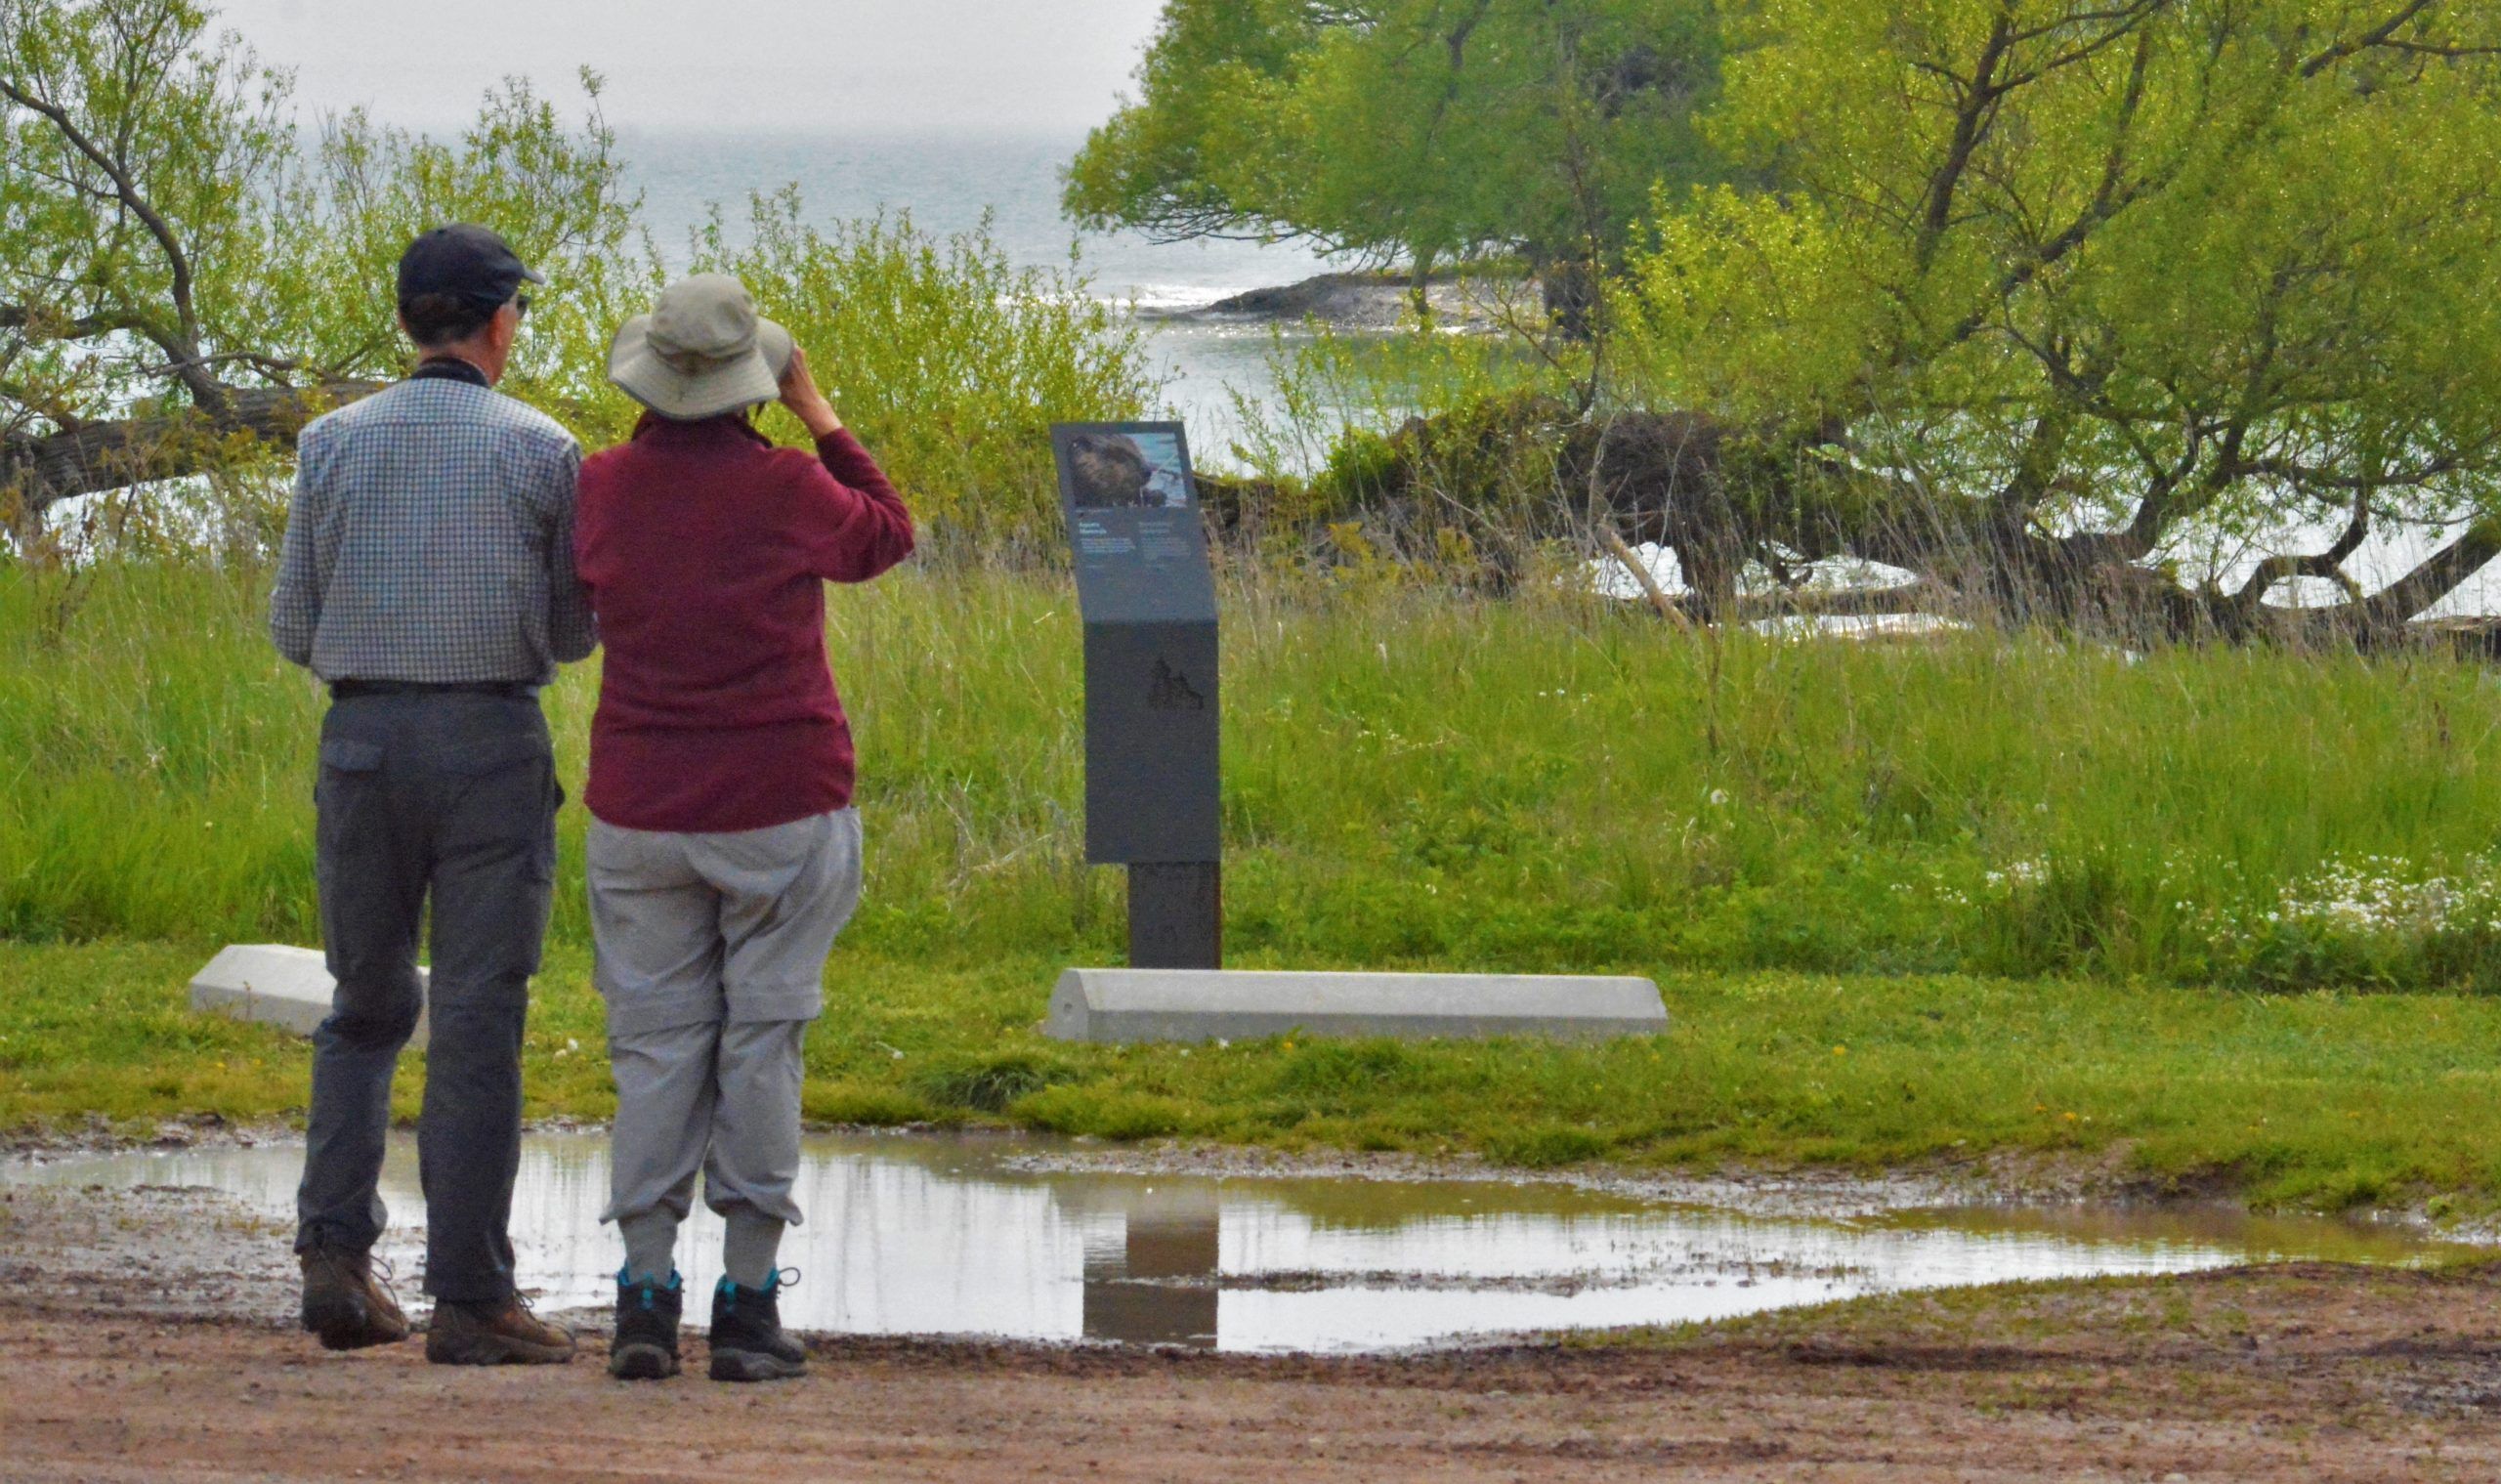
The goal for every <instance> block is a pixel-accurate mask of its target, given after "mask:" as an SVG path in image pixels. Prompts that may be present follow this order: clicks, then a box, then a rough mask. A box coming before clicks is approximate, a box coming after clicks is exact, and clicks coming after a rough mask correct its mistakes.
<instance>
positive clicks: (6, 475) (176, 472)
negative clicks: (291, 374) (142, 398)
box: [0, 381, 384, 516]
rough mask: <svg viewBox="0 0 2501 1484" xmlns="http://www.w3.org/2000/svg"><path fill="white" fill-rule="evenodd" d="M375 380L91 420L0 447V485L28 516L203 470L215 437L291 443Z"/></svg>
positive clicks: (254, 391)
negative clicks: (204, 407)
mask: <svg viewBox="0 0 2501 1484" xmlns="http://www.w3.org/2000/svg"><path fill="white" fill-rule="evenodd" d="M383 385H384V384H383V383H380V382H371V381H338V382H331V383H329V384H327V385H325V386H319V387H310V388H293V387H266V388H263V387H255V388H248V389H235V388H221V391H222V392H223V393H224V394H225V395H223V396H222V397H221V398H220V399H219V410H217V411H215V412H204V411H183V412H174V413H168V414H165V415H162V416H156V417H130V418H122V419H118V420H116V421H111V422H91V423H85V424H82V425H81V426H79V427H76V428H73V429H69V430H66V431H64V432H60V433H55V434H52V435H50V436H48V437H43V438H22V437H21V438H13V439H11V440H10V441H9V442H8V443H7V445H5V446H0V489H14V490H17V491H18V492H19V494H20V497H21V501H22V503H23V505H24V507H25V510H26V513H27V514H28V515H30V516H35V515H40V514H41V513H42V512H43V511H44V510H45V509H47V508H49V507H50V506H52V505H55V504H58V503H59V502H60V501H62V500H65V499H74V498H76V497H77V496H79V495H82V494H98V493H102V492H103V491H105V490H108V489H121V488H128V487H129V486H132V485H144V484H148V483H149V482H151V481H155V480H169V479H180V478H182V477H184V476H186V475H192V474H200V473H204V472H206V471H207V470H208V469H209V468H210V467H212V465H213V464H214V462H215V459H214V457H213V455H214V453H215V451H216V447H217V445H219V444H221V443H224V442H225V441H227V440H229V439H233V438H235V437H248V438H252V439H256V440H258V441H260V442H262V443H266V444H272V445H277V446H280V447H291V446H293V445H294V443H295V435H296V434H298V433H300V432H302V431H303V429H304V425H305V424H306V423H308V422H310V421H312V420H313V419H314V418H316V417H318V416H319V415H321V414H322V413H323V412H326V411H328V410H329V409H330V408H332V407H334V406H338V405H340V404H341V403H349V402H354V401H356V400H357V399H359V398H360V397H365V396H369V395H371V394H372V393H374V392H378V391H380V390H381V389H382V387H383Z"/></svg>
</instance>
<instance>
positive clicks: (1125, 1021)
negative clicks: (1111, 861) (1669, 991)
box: [1042, 969, 1668, 1042]
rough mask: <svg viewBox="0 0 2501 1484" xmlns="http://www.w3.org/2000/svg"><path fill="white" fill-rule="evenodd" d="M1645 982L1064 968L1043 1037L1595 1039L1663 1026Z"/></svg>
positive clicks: (1655, 990)
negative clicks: (1285, 1036) (1297, 1035)
mask: <svg viewBox="0 0 2501 1484" xmlns="http://www.w3.org/2000/svg"><path fill="white" fill-rule="evenodd" d="M1667 1028H1668V1011H1667V1006H1666V1004H1665V1002H1664V1001H1662V1000H1661V999H1660V997H1659V987H1658V986H1657V985H1655V984H1653V983H1651V982H1650V981H1649V980H1647V979H1634V978H1629V977H1627V978H1597V977H1585V976H1578V975H1551V974H1307V973H1300V974H1298V973H1277V972H1268V971H1264V970H1236V969H1070V970H1068V971H1066V972H1065V973H1063V974H1061V975H1060V977H1059V984H1058V986H1057V987H1056V988H1055V989H1053V990H1052V992H1051V1008H1050V1018H1049V1019H1048V1020H1047V1021H1046V1022H1045V1023H1044V1024H1043V1027H1042V1034H1044V1035H1045V1036H1048V1037H1050V1038H1052V1039H1056V1040H1075V1041H1096V1042H1128V1041H1207V1040H1251V1039H1258V1038H1260V1037H1263V1036H1283V1035H1285V1034H1287V1033H1289V1032H1295V1033H1299V1034H1302V1035H1306V1036H1329V1037H1368V1036H1382V1037H1393V1038H1396V1039H1406V1040H1420V1039H1427V1038H1432V1037H1450V1038H1467V1039H1478V1038H1484V1037H1492V1036H1528V1037H1542V1038H1546V1039H1568V1040H1599V1039H1608V1038H1611V1037H1618V1036H1655V1035H1658V1034H1659V1033H1661V1032H1663V1031H1665V1030H1667Z"/></svg>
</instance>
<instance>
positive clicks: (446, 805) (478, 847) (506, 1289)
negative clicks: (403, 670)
mask: <svg viewBox="0 0 2501 1484" xmlns="http://www.w3.org/2000/svg"><path fill="white" fill-rule="evenodd" d="M563 800H564V794H563V792H562V791H561V790H560V789H559V788H558V787H557V785H556V768H555V759H554V756H553V753H552V751H551V750H550V747H549V744H548V738H547V720H546V717H545V716H544V715H543V714H542V713H541V712H540V711H539V709H538V703H537V702H536V701H535V700H526V699H521V698H507V697H498V696H486V695H468V694H460V693H429V694H412V695H390V696H362V697H355V698H352V699H348V700H340V701H338V702H337V703H336V704H334V705H332V706H331V708H330V713H329V715H328V716H327V717H326V718H325V719H324V720H323V722H322V724H321V775H320V781H319V783H318V784H316V786H315V788H314V801H315V804H316V805H317V807H318V815H319V826H318V871H319V876H320V888H321V933H322V937H323V940H324V941H325V943H326V945H327V948H328V955H329V966H330V974H331V976H332V977H333V978H335V979H336V980H337V981H338V990H337V993H336V996H335V997H334V998H333V999H332V1001H331V1009H330V1017H329V1019H327V1020H325V1021H323V1022H322V1023H321V1028H320V1029H319V1030H318V1031H317V1032H315V1033H314V1037H313V1109H312V1120H311V1123H312V1126H311V1129H310V1133H309V1137H308V1141H307V1143H308V1147H307V1148H306V1150H305V1157H304V1183H303V1185H302V1187H301V1188H300V1189H299V1190H298V1191H297V1193H296V1213H297V1216H298V1220H299V1228H298V1233H297V1236H296V1249H297V1251H304V1250H306V1249H309V1248H311V1247H314V1246H317V1245H322V1244H328V1245H332V1246H336V1247H341V1248H346V1249H349V1250H351V1251H363V1250H364V1249H366V1248H369V1247H371V1246H372V1245H373V1243H374V1241H375V1240H376V1239H377V1238H379V1237H380V1236H381V1235H382V1228H383V1224H384V1222H385V1221H386V1220H387V1213H386V1212H385V1211H384V1209H383V1206H382V1200H381V1197H380V1195H379V1194H378V1193H377V1192H376V1189H375V1187H376V1185H377V1183H378V1182H379V1180H380V1178H381V1174H382V1151H383V1136H384V1133H385V1132H386V1130H387V1129H388V1128H389V1126H390V1122H391V1075H392V1071H393V1069H394V1067H395V1066H396V1065H397V1064H398V1060H399V1055H400V1048H401V1047H402V1046H403V1045H404V1044H406V1043H407V1039H408V1036H409V1033H410V1032H412V1031H414V1030H415V1029H416V1023H417V1012H418V1009H419V1000H418V991H417V973H416V967H417V935H418V932H419V929H420V927H421V926H424V925H425V924H426V908H427V905H428V902H429V900H431V902H432V905H433V918H432V923H431V932H430V934H429V937H428V940H427V948H428V953H429V956H430V959H431V964H432V971H433V977H432V990H431V999H432V1004H431V1006H430V1007H429V1029H428V1032H427V1046H426V1088H425V1101H424V1103H423V1105H422V1107H421V1109H420V1111H419V1114H418V1119H417V1161H418V1177H419V1180H420V1182H421V1183H422V1185H423V1187H424V1190H425V1198H426V1271H425V1291H426V1292H427V1293H431V1294H433V1295H434V1296H435V1297H437V1298H439V1299H445V1300H448V1301H450V1302H454V1303H496V1302H500V1301H502V1300H503V1299H505V1298H507V1297H509V1296H511V1294H512V1292H513V1280H512V1266H513V1257H512V1240H511V1237H510V1235H509V1233H508V1231H507V1227H508V1225H509V1224H510V1220H511V1215H512V1185H513V1175H514V1172H515V1170H516V1169H517V1168H518V1167H519V1166H520V1163H521V1031H522V1019H523V1015H524V1013H525V1012H526V1011H527V1009H528V1006H529V997H530V975H531V974H533V973H535V972H537V969H538V954H539V949H540V947H541V944H542V942H543V940H544V939H545V936H546V931H547V905H548V899H549V894H550V889H551V886H552V883H553V881H554V879H555V873H556V809H557V806H558V805H559V804H561V803H562V802H563Z"/></svg>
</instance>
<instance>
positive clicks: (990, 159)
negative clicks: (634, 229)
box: [618, 132, 1329, 463]
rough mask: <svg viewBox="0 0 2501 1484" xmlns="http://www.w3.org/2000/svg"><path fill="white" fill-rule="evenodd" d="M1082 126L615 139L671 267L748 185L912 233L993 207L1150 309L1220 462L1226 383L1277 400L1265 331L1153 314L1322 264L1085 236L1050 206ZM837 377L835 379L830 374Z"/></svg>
mask: <svg viewBox="0 0 2501 1484" xmlns="http://www.w3.org/2000/svg"><path fill="white" fill-rule="evenodd" d="M1083 143H1084V137H1083V136H1082V135H1078V134H1068V135H1058V134H1036V135H1024V136H1019V135H996V134H946V133H909V134H855V135H788V134H784V135H770V134H767V135H757V134H711V135H706V134H677V133H669V134H662V133H633V132H627V133H621V134H620V136H619V140H618V146H619V150H620V152H621V153H622V154H623V155H624V157H625V159H626V161H627V165H628V168H629V170H630V172H631V175H632V179H633V181H634V183H635V185H636V186H638V187H639V188H640V189H641V190H642V191H643V194H644V207H645V211H646V216H647V220H648V221H649V222H650V223H651V225H652V230H653V233H654V235H655V236H656V237H657V240H658V242H659V246H660V249H661V251H662V253H663V254H664V255H665V256H666V257H667V259H668V261H669V264H670V266H671V267H672V268H677V267H682V266H683V265H684V264H685V262H686V261H687V258H688V248H687V242H688V237H689V234H690V233H692V232H693V231H694V230H695V228H697V227H698V226H699V225H700V224H701V223H702V222H703V220H704V219H705V216H706V214H707V213H708V212H709V210H710V208H711V206H712V205H713V204H714V203H718V204H720V205H721V206H722V208H723V210H724V213H725V215H726V217H727V219H728V221H729V223H730V224H731V226H732V227H733V228H734V229H735V228H736V227H737V226H738V225H739V224H741V223H742V222H743V221H744V220H745V215H746V200H747V196H748V194H749V192H751V191H775V190H779V189H780V188H782V187H784V186H785V185H796V186H797V187H798V188H799V191H800V193H801V196H802V198H803V199H804V201H805V202H806V205H807V211H808V215H809V216H810V217H811V218H812V219H814V220H816V221H818V222H820V223H831V222H835V221H842V220H848V219H852V218H857V217H866V216H871V215H874V214H875V213H877V212H879V211H881V210H883V211H888V212H892V211H905V210H908V211H910V212H911V217H912V220H913V221H915V222H916V223H918V224H919V225H920V226H921V227H923V228H925V229H929V230H931V231H935V232H940V233H954V232H964V231H969V230H971V229H972V228H975V227H977V226H979V225H981V223H982V222H983V220H984V218H985V217H987V218H988V220H989V222H990V229H991V233H992V234H993V236H994V237H996V240H997V242H998V244H999V246H1000V247H1001V248H1002V249H1004V250H1005V252H1006V253H1007V255H1008V257H1009V259H1010V260H1011V261H1012V262H1014V263H1015V264H1016V265H1017V266H1019V267H1030V268H1065V267H1066V266H1067V265H1068V262H1069V252H1070V249H1071V247H1072V245H1073V246H1075V247H1076V248H1077V250H1078V251H1079V253H1080V255H1081V263H1082V267H1083V271H1084V272H1085V273H1086V274H1087V275H1088V276H1091V277H1092V279H1093V292H1094V293H1095V294H1096V295H1098V296H1100V297H1102V298H1104V299H1106V300H1110V301H1113V302H1117V303H1123V304H1134V305H1135V306H1137V307H1138V308H1139V309H1140V310H1143V311H1146V312H1148V315H1149V319H1148V323H1149V327H1150V338H1149V349H1150V352H1151V354H1152V355H1153V356H1154V358H1155V360H1156V362H1157V364H1158V366H1159V368H1161V369H1162V370H1163V371H1165V372H1166V374H1167V375H1168V376H1169V378H1170V381H1169V386H1168V388H1167V392H1166V396H1167V399H1168V400H1169V402H1170V403H1171V404H1172V407H1173V410H1174V411H1175V412H1176V413H1177V414H1178V415H1180V416H1181V417H1182V418H1183V419H1184V420H1185V421H1186V422H1188V423H1189V424H1190V427H1191V431H1192V434H1193V445H1194V451H1197V452H1199V454H1200V461H1201V462H1202V463H1208V462H1216V461H1220V460H1221V456H1222V453H1223V448H1224V445H1225V444H1226V443H1227V442H1228V441H1229V437H1230V430H1231V429H1232V428H1233V426H1234V420H1233V415H1232V399H1231V395H1230V394H1231V393H1232V392H1233V391H1235V390H1239V391H1241V392H1243V393H1244V394H1246V395H1248V396H1250V397H1251V398H1252V399H1253V400H1254V401H1263V402H1264V401H1266V400H1267V399H1270V398H1272V397H1273V395H1274V391H1275V377H1274V375H1273V373H1272V372H1271V369H1270V366H1269V359H1270V352H1271V348H1272V346H1273V343H1274V341H1273V336H1272V335H1271V333H1270V331H1269V329H1268V328H1267V327H1266V326H1254V325H1222V324H1205V323H1192V322H1173V321H1169V320H1163V319H1159V318H1154V317H1155V315H1156V314H1157V313H1158V312H1163V313H1169V312H1171V311H1174V310H1188V309H1196V308H1202V307H1205V306H1207V305H1209V304H1213V303H1214V302H1216V301H1217V300H1219V299H1222V298H1226V297H1228V296H1230V295H1233V294H1237V293H1240V292H1242V291H1243V290H1245V289H1249V288H1258V287H1262V286H1265V285H1269V284H1278V283H1293V282H1296V281H1298V280H1300V279H1302V278H1306V277H1309V276H1312V275H1313V274H1317V273H1325V272H1328V271H1329V265H1327V264H1326V263H1324V262H1323V261H1322V260H1320V259H1319V258H1318V257H1317V256H1315V255H1314V254H1313V253H1311V252H1310V251H1309V250H1307V249H1305V248H1303V247H1301V246H1299V245H1296V244H1293V243H1274V244H1261V243H1257V242H1233V241H1195V242H1178V243H1157V242H1153V241H1150V240H1148V239H1147V238H1146V237H1145V236H1144V235H1142V234H1140V233H1079V232H1078V231H1077V229H1076V228H1075V227H1074V226H1073V225H1072V224H1071V223H1070V222H1069V221H1068V220H1067V219H1066V218H1065V217H1063V216H1062V215H1061V214H1060V209H1059V193H1060V179H1059V177H1060V171H1061V170H1062V169H1063V168H1064V167H1065V166H1066V165H1067V164H1068V162H1069V160H1070V159H1071V158H1073V157H1074V156H1075V154H1076V153H1077V150H1078V148H1079V147H1080V146H1081V145H1082V144H1083ZM834 374H836V375H838V374H839V371H838V369H836V370H835V372H834Z"/></svg>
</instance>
